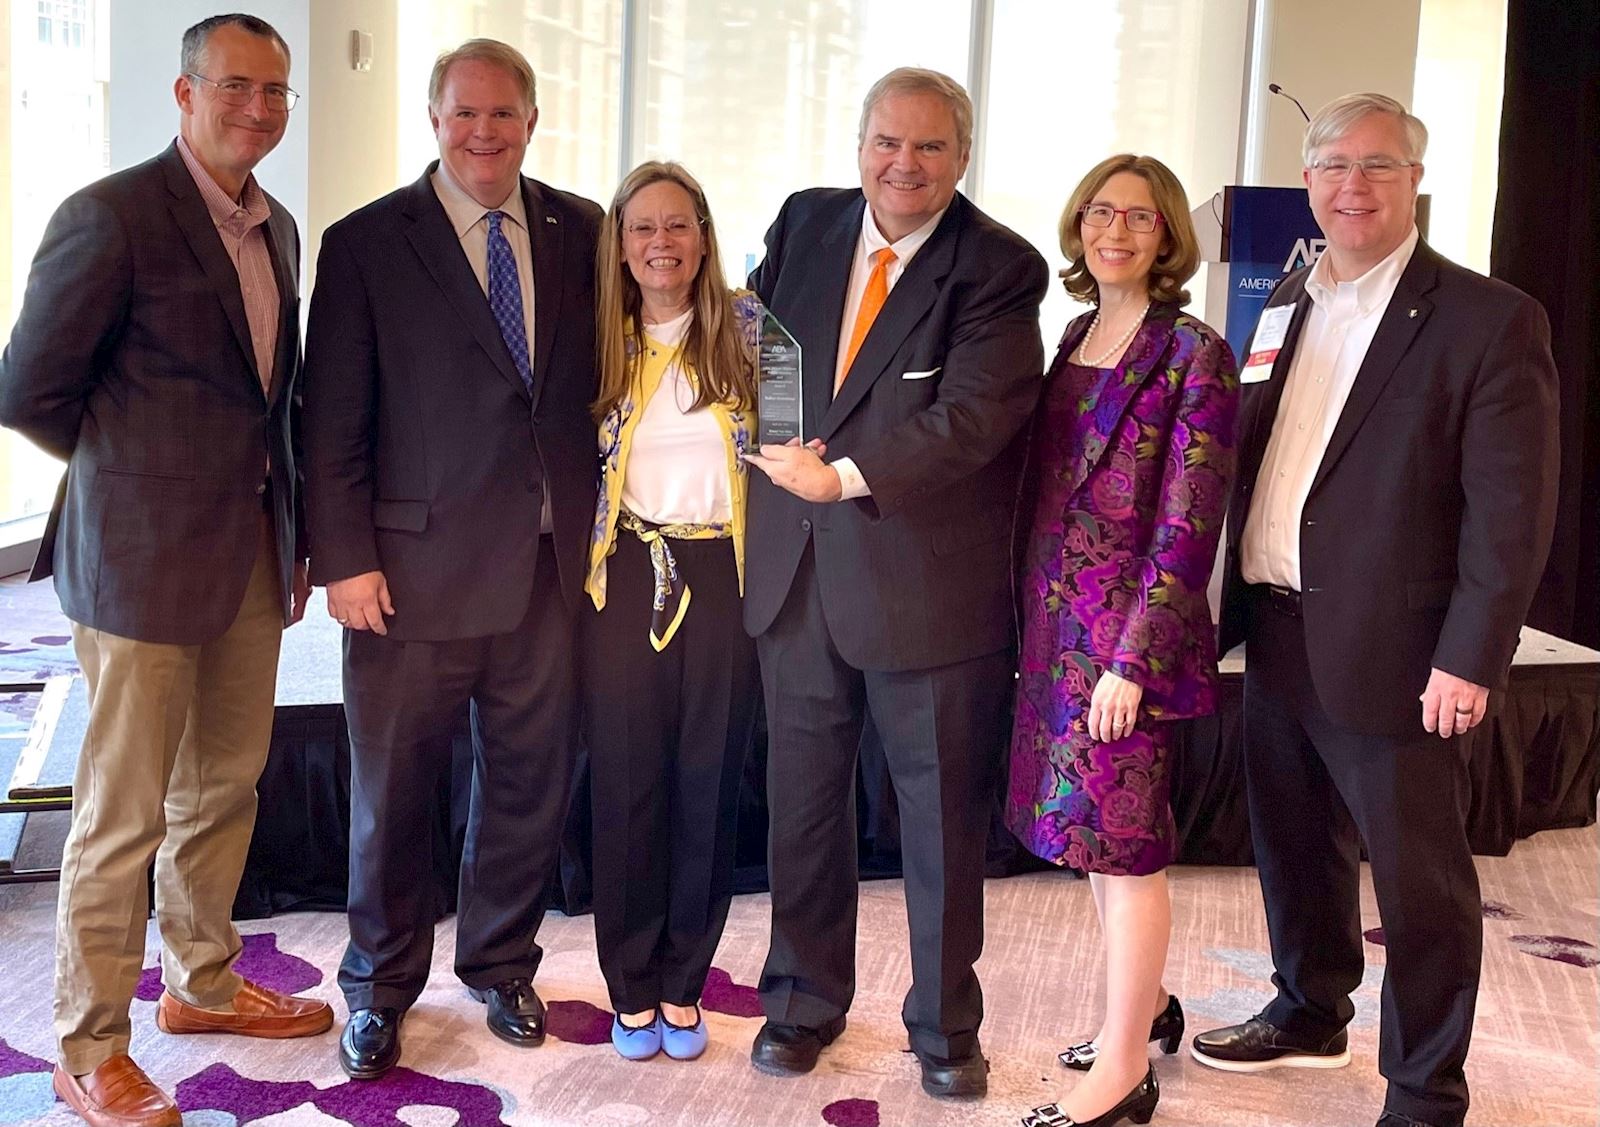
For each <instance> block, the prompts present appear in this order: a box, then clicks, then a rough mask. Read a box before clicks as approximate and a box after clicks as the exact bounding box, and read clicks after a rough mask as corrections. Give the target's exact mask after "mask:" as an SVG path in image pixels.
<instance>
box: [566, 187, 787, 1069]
mask: <svg viewBox="0 0 1600 1127" xmlns="http://www.w3.org/2000/svg"><path fill="white" fill-rule="evenodd" d="M595 286H596V290H597V294H598V298H597V302H598V308H597V318H596V320H597V325H596V328H597V341H598V345H597V347H598V350H599V369H600V395H599V398H598V400H597V401H596V403H595V415H596V418H597V419H598V420H599V424H600V464H601V483H600V498H599V503H598V505H597V507H596V512H595V521H594V534H593V538H592V542H591V545H590V556H589V577H588V582H587V590H588V591H589V594H590V596H591V597H592V598H593V600H594V605H595V613H594V614H592V615H591V614H587V613H585V614H583V616H582V620H581V622H580V626H579V636H580V653H581V657H580V662H581V664H580V667H579V668H580V676H581V682H582V692H583V704H584V714H585V719H584V727H585V735H586V738H587V742H588V746H589V754H590V761H591V763H592V782H591V794H592V804H593V811H594V888H595V893H594V914H595V945H596V947H597V948H598V951H599V956H600V969H601V971H602V972H603V973H604V975H605V979H606V986H607V988H608V989H609V991H610V994H611V1004H612V1007H613V1009H615V1011H616V1017H615V1019H614V1020H613V1022H612V1026H611V1041H612V1044H613V1045H614V1046H615V1047H616V1049H617V1052H618V1053H620V1054H621V1055H622V1056H623V1057H625V1058H627V1059H629V1060H643V1059H647V1058H649V1057H652V1056H654V1055H655V1054H656V1053H657V1052H660V1051H665V1052H666V1053H667V1055H669V1056H671V1057H675V1058H677V1059H680V1060H688V1059H692V1058H694V1057H697V1056H699V1055H700V1054H701V1053H702V1052H704V1051H705V1047H706V1042H707V1035H706V1025H705V1019H704V1018H703V1017H702V1015H701V1013H700V1008H699V1004H698V1003H699V1000H700V993H701V990H702V989H703V988H704V986H705V980H706V974H707V972H708V971H709V970H710V968H711V958H712V955H713V954H714V953H715V952H716V949H717V941H718V940H719V939H720V938H721V936H722V928H723V924H724V922H725V921H726V920H727V915H728V903H729V900H730V899H731V898H732V891H733V844H734V821H735V816H736V813H737V801H738V795H739V782H740V775H741V773H742V771H743V766H744V757H745V752H746V749H747V747H748V745H749V743H750V737H751V729H752V726H753V724H754V721H755V701H756V699H757V698H758V696H759V694H760V684H761V683H760V677H759V674H758V673H757V669H756V657H755V647H754V644H753V643H752V642H751V641H750V639H749V638H748V637H746V636H745V633H744V629H743V627H742V625H741V622H740V600H741V597H742V591H743V567H744V513H745V508H744V506H745V485H746V473H747V471H746V468H745V465H744V462H743V461H742V459H741V455H742V454H743V453H744V451H745V450H746V448H747V447H748V446H749V445H750V442H751V436H752V435H753V434H754V433H755V409H754V405H755V390H754V389H755V374H754V365H755V343H756V334H757V331H758V318H759V316H760V306H759V304H758V303H757V302H756V300H755V297H754V296H753V295H752V294H749V293H748V292H742V291H741V292H737V293H734V292H730V291H729V289H728V286H727V283H726V282H725V281H724V280H723V274H722V263H721V260H720V258H719V256H718V253H717V236H716V229H715V227H714V226H713V225H712V222H711V213H710V211H709V210H708V209H707V207H706V201H705V194H704V193H703V192H702V191H701V189H700V185H699V184H697V183H696V182H695V180H694V178H693V177H692V176H690V175H689V173H688V172H687V171H686V170H685V169H684V168H683V167H682V166H680V165H677V164H670V163H663V162H659V161H650V162H647V163H645V164H642V165H640V166H639V167H638V168H636V169H634V170H633V171H632V172H631V173H629V174H628V176H627V177H626V178H624V180H623V181H622V184H621V186H620V187H618V189H617V194H616V197H615V198H614V199H613V200H612V201H611V207H610V209H609V210H608V211H607V212H606V217H605V223H604V226H603V227H602V229H601V233H600V247H599V252H598V258H597V263H596V281H595Z"/></svg>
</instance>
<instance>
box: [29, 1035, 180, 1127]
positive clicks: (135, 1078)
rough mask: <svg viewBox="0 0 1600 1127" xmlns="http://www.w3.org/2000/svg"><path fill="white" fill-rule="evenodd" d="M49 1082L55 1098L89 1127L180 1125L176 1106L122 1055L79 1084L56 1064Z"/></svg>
mask: <svg viewBox="0 0 1600 1127" xmlns="http://www.w3.org/2000/svg"><path fill="white" fill-rule="evenodd" d="M51 1083H52V1085H53V1086H54V1087H55V1090H56V1095H58V1096H60V1097H61V1098H62V1099H63V1100H64V1101H65V1102H66V1104H67V1106H68V1107H70V1108H71V1109H72V1110H73V1111H75V1112H77V1113H78V1114H79V1115H80V1116H82V1117H83V1121H84V1122H85V1123H87V1124H89V1127H182V1125H183V1116H181V1115H179V1114H178V1105H177V1104H175V1103H173V1102H172V1098H171V1097H170V1096H168V1095H167V1094H166V1093H165V1092H163V1091H162V1090H161V1089H160V1088H157V1087H156V1086H155V1084H154V1083H152V1082H151V1080H150V1077H148V1076H146V1075H145V1074H144V1070H143V1069H141V1068H140V1067H139V1066H138V1065H136V1064H134V1063H133V1061H132V1060H131V1059H130V1058H129V1057H128V1056H127V1054H125V1053H119V1054H118V1055H117V1056H114V1057H112V1058H111V1059H110V1060H108V1061H106V1062H105V1063H104V1064H102V1065H101V1066H100V1067H99V1068H97V1069H95V1070H94V1071H93V1072H91V1073H89V1075H87V1076H85V1077H84V1078H83V1079H82V1080H81V1081H79V1080H77V1079H75V1078H74V1077H73V1075H72V1073H70V1072H66V1071H64V1070H63V1069H62V1068H61V1067H60V1066H59V1065H58V1066H57V1067H56V1073H55V1077H54V1078H53V1080H52V1081H51Z"/></svg>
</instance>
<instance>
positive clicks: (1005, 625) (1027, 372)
mask: <svg viewBox="0 0 1600 1127" xmlns="http://www.w3.org/2000/svg"><path fill="white" fill-rule="evenodd" d="M971 140H972V104H971V102H970V100H969V99H968V98H967V94H966V91H964V90H962V89H961V87H960V86H959V85H957V84H956V83H955V82H953V81H952V80H950V79H949V78H947V77H945V76H944V75H941V74H937V73H935V72H933V71H925V70H915V69H910V68H903V69H901V70H896V71H893V72H891V73H890V74H888V75H886V76H884V78H882V79H880V80H879V81H878V83H877V84H876V85H874V86H873V88H872V90H871V91H869V92H868V94H867V98H866V102H865V105H864V108H863V113H862V122H861V138H860V154H859V162H860V167H861V189H860V190H859V191H857V190H854V189H849V190H831V189H816V190H813V191H807V192H801V193H800V194H798V195H796V196H793V197H791V198H790V199H789V200H788V201H787V202H786V203H785V204H784V206H783V210H782V211H781V212H780V213H779V215H778V218H777V220H776V221H775V222H774V223H773V225H772V228H771V230H770V231H769V232H768V233H767V254H766V259H765V261H764V262H762V264H761V266H760V267H758V268H757V270H756V272H755V274H754V275H752V277H751V283H750V284H751V286H752V288H754V289H755V290H756V292H757V293H758V294H760V296H761V299H762V301H764V302H765V303H766V304H767V306H768V308H770V309H771V310H772V312H773V313H774V314H775V315H776V316H777V317H778V319H779V320H780V321H781V322H782V323H783V324H784V325H785V327H787V328H788V330H789V331H790V332H791V333H792V334H793V335H794V337H795V339H796V340H797V341H798V342H799V343H800V346H801V350H802V355H803V357H804V372H803V377H802V383H803V399H804V403H803V416H804V425H803V434H804V436H805V437H806V438H807V439H808V440H810V445H807V446H800V445H790V446H785V447H776V446H763V447H762V449H761V453H760V455H758V456H753V457H751V458H750V461H751V462H752V463H753V464H754V465H756V466H757V467H759V468H760V470H761V471H763V472H762V473H760V474H757V475H755V476H754V478H753V480H752V482H751V486H750V515H749V533H748V537H747V543H748V545H749V547H748V549H747V551H748V557H749V566H748V567H747V569H746V574H747V576H748V579H747V581H746V582H747V587H746V598H745V626H746V628H747V629H748V630H749V631H750V633H751V634H752V635H754V636H755V637H756V639H757V644H758V647H759V652H760V656H761V673H762V680H763V682H764V685H765V694H766V706H767V724H768V732H769V735H768V789H769V793H768V801H769V806H770V809H771V819H772V820H771V842H770V862H769V865H770V872H771V880H772V946H771V950H770V952H769V953H768V956H767V963H766V967H765V969H764V970H763V972H762V976H761V996H762V1003H763V1005H764V1007H765V1010H766V1015H767V1023H766V1024H765V1025H764V1026H763V1027H762V1029H761V1032H760V1033H759V1034H758V1036H757V1038H756V1042H755V1045H754V1047H753V1048H752V1050H751V1057H752V1060H753V1061H754V1063H755V1064H756V1066H757V1067H758V1068H761V1069H763V1070H765V1071H770V1072H775V1073H791V1074H792V1073H799V1072H805V1071H808V1070H810V1069H811V1068H812V1067H814V1066H815V1064H816V1061H817V1057H818V1054H819V1053H820V1051H821V1049H822V1048H823V1047H824V1046H825V1045H827V1044H828V1043H829V1042H831V1041H832V1040H833V1039H834V1038H835V1037H837V1036H838V1035H839V1034H840V1033H841V1032H842V1031H843V1029H844V1023H845V1013H846V1011H847V1010H848V1009H849V1007H850V1003H851V1000H852V998H853V995H854V992H855V968H854V962H855V916H856V854H855V833H856V824H855V765H856V751H857V745H858V743H859V741H860V737H861V733H862V729H863V725H864V722H865V720H866V718H867V717H868V716H869V715H870V716H871V718H872V721H873V724H874V726H875V727H876V729H877V731H878V733H879V735H880V736H881V738H882V741H883V746H884V752H885V755H886V758H887V762H888V766H889V773H890V775H891V777H892V779H893V781H894V786H895V793H896V796H897V798H898V801H899V811H900V824H901V846H902V858H903V865H904V869H905V894H906V904H907V911H908V915H909V917H910V925H911V965H912V986H911V990H910V992H909V993H908V994H907V996H906V1001H905V1006H904V1010H903V1016H904V1019H905V1023H906V1027H907V1029H908V1031H909V1034H910V1042H911V1047H912V1049H913V1051H914V1052H915V1053H916V1055H917V1058H918V1060H919V1062H920V1063H921V1066H922V1084H923V1087H924V1089H926V1090H927V1091H928V1092H929V1093H930V1094H933V1095H939V1096H979V1095H982V1094H984V1093H985V1092H986V1091H987V1088H988V1081H987V1078H986V1073H987V1064H986V1062H985V1061H984V1059H983V1055H982V1051H981V1049H980V1046H979V1043H978V1026H979V1024H980V1023H981V1022H982V1019H983V995H982V991H981V989H980V987H979V985H978V979H977V975H976V973H975V972H974V970H973V964H974V963H975V962H976V961H977V958H978V955H979V954H980V952H981V951H982V949H983V847H984V840H985V836H986V832H987V829H988V825H989V813H990V806H991V803H990V800H991V795H992V790H993V783H994V780H995V772H996V769H997V766H998V764H999V761H1000V755H1001V752H1002V750H1003V747H1004V741H1005V737H1006V727H1005V716H1006V708H1007V698H1008V693H1009V691H1010V686H1011V671H1012V653H1011V646H1012V631H1013V622H1014V619H1013V615H1012V609H1011V596H1010V591H1011V586H1010V554H1009V544H1010V542H1009V536H1010V531H1011V512H1012V506H1013V501H1014V497H1015V490H1016V484H1017V475H1018V472H1019V470H1020V465H1021V456H1022V444H1021V442H1020V441H1019V439H1018V436H1019V433H1020V432H1021V429H1022V426H1023V423H1024V421H1025V420H1026V419H1027V418H1028V416H1029V414H1030V412H1031V411H1032V409H1033V406H1034V403H1035V400H1036V399H1037V397H1038V393H1039V387H1040V376H1041V372H1042V369H1043V364H1044V355H1043V349H1042V347H1041V344H1040V339H1039V320H1038V318H1039V303H1040V300H1041V299H1042V298H1043V296H1044V291H1045V285H1046V278H1047V271H1046V268H1045V264H1044V260H1043V259H1042V258H1041V257H1040V256H1039V254H1038V253H1037V252H1036V251H1034V250H1033V248H1032V247H1030V246H1029V245H1028V244H1027V242H1025V241H1024V240H1023V239H1022V238H1020V237H1019V236H1018V235H1016V234H1014V233H1013V232H1011V231H1009V230H1007V229H1006V228H1004V227H1002V226H1000V225H999V224H998V223H996V222H995V221H994V220H992V219H990V218H989V217H988V216H986V215H984V214H983V213H982V212H981V211H979V210H978V209H977V208H975V207H974V206H972V204H971V203H970V202H968V201H967V200H966V199H965V197H963V196H961V195H959V194H958V193H957V192H956V183H957V181H959V180H960V178H961V176H962V174H963V173H964V172H965V171H966V167H967V159H968V156H969V155H970V150H971Z"/></svg>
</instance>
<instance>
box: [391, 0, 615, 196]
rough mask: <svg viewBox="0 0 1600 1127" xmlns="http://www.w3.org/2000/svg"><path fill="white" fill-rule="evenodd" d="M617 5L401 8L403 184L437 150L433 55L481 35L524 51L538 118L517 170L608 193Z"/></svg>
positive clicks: (446, 0) (436, 1) (590, 192)
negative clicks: (431, 102)
mask: <svg viewBox="0 0 1600 1127" xmlns="http://www.w3.org/2000/svg"><path fill="white" fill-rule="evenodd" d="M622 12H623V0H568V2H566V3H558V2H556V0H523V2H522V3H508V2H504V0H498V2H495V0H477V2H476V3H460V2H459V0H454V2H453V0H418V2H415V3H411V4H406V5H403V6H402V8H401V12H400V20H399V33H400V42H399V65H398V67H397V68H396V70H397V81H398V84H399V89H398V90H397V91H396V97H397V98H398V101H399V106H400V114H399V129H400V136H399V144H398V159H399V166H400V167H399V171H400V179H401V180H402V182H406V181H410V180H412V179H414V178H415V177H416V176H417V175H418V174H419V173H420V172H421V170H422V169H423V167H425V166H426V165H427V163H428V162H429V161H431V160H435V159H437V158H438V155H439V147H438V143H437V142H436V141H435V139H434V136H433V133H432V131H431V129H430V128H429V126H428V117H427V113H426V103H427V85H428V75H429V73H430V72H431V71H432V69H433V61H434V59H435V58H437V57H438V55H439V53H440V51H442V50H447V49H448V48H450V47H451V46H454V45H455V44H458V43H460V42H462V41H463V40H465V39H469V38H471V37H473V36H489V37H491V38H494V39H500V40H503V41H505V42H507V43H510V44H511V45H512V46H514V47H516V48H517V49H518V50H520V51H521V52H522V53H523V54H524V55H526V56H527V57H528V60H529V61H530V62H531V63H532V64H533V67H534V73H535V76H536V78H537V79H538V96H539V124H538V128H536V129H535V130H534V133H533V141H532V143H531V144H529V146H528V155H527V160H526V162H525V164H524V171H525V172H527V174H528V175H530V176H536V177H538V178H539V179H540V180H544V181H546V182H547V183H549V184H551V185H553V186H555V187H558V188H562V189H564V190H566V191H572V192H577V193H579V194H580V195H585V196H589V197H591V198H594V199H605V198H607V197H608V196H609V194H610V189H611V186H612V185H613V184H614V183H615V182H616V176H617V163H618V155H617V154H618V143H619V142H618V137H619V133H620V118H621V105H622V102H621V99H622V91H621V83H620V80H619V79H620V75H621V59H622Z"/></svg>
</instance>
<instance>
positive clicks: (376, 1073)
mask: <svg viewBox="0 0 1600 1127" xmlns="http://www.w3.org/2000/svg"><path fill="white" fill-rule="evenodd" d="M399 1060H400V1011H399V1010H395V1009H391V1008H389V1007H388V1006H378V1007H376V1008H373V1009H367V1010H352V1011H351V1013H350V1020H349V1021H347V1022H345V1023H344V1033H342V1034H341V1035H340V1037H339V1067H340V1068H342V1069H344V1071H345V1075H346V1076H348V1077H350V1079H352V1080H376V1079H377V1078H378V1077H380V1076H382V1075H383V1074H384V1073H385V1072H388V1071H389V1070H390V1069H391V1068H393V1067H394V1066H395V1064H396V1063H398V1061H399Z"/></svg>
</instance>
